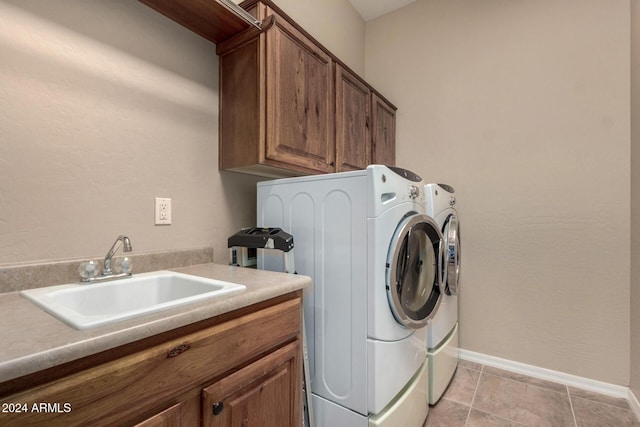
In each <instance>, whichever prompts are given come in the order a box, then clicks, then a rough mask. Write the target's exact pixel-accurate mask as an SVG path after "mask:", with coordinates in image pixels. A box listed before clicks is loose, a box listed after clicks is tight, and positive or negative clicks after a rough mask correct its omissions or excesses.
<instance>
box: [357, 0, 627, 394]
mask: <svg viewBox="0 0 640 427" xmlns="http://www.w3.org/2000/svg"><path fill="white" fill-rule="evenodd" d="M629 17H630V11H629V2H622V1H621V2H611V1H605V0H563V1H556V0H520V1H508V0H483V1H477V0H418V1H417V2H416V3H413V4H411V5H408V6H407V7H405V8H403V9H400V10H398V11H396V12H393V13H391V14H388V15H385V16H383V17H381V18H379V19H377V20H375V21H370V22H368V23H367V26H366V32H367V35H366V55H365V58H366V61H365V64H366V67H365V69H366V77H367V79H368V80H369V81H370V82H371V83H372V84H373V85H374V86H375V87H378V88H379V89H380V90H381V91H382V92H383V93H385V94H386V95H387V96H388V97H389V98H390V99H391V101H393V102H395V103H396V104H397V105H398V106H399V110H398V141H399V144H398V153H397V158H398V163H399V164H400V165H402V166H405V167H407V168H409V169H413V170H415V171H416V172H418V173H419V174H421V175H422V176H423V177H424V178H425V179H426V180H428V181H432V182H434V181H435V182H444V183H448V184H451V185H453V186H454V187H455V188H456V189H457V190H458V203H459V214H460V220H461V227H462V230H461V234H462V248H463V255H462V262H463V265H462V273H461V288H462V289H461V296H460V324H461V327H460V340H461V347H462V348H464V349H467V350H471V351H476V352H480V353H484V354H488V355H492V356H498V357H502V358H506V359H510V360H515V361H518V362H522V363H527V364H531V365H535V366H540V367H544V368H548V369H553V370H557V371H561V372H566V373H571V374H574V375H579V376H583V377H587V378H592V379H596V380H601V381H605V382H609V383H614V384H619V385H627V384H628V383H629V352H630V350H629V347H630V343H629V341H630V340H629V335H630V332H629V330H630V329H629V328H630V327H629V316H630V310H629V293H630V289H629V280H630V279H629V276H630V262H629V260H630V249H629V247H630V238H629V232H630V217H629V215H630V200H629V191H630V190H629V188H630V160H629V150H630V136H629V133H630V132H629V128H630V122H629V114H630V107H629V103H630V98H629V97H630V95H629V94H630V87H629V86H630V84H629V81H630V76H629V67H630V63H629V56H630V55H629V51H630V47H629V40H630V28H629V27H630V25H629Z"/></svg>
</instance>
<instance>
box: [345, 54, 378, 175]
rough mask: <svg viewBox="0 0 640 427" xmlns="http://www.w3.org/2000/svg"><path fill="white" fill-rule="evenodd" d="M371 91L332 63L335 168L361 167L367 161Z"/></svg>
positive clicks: (369, 142) (350, 168)
mask: <svg viewBox="0 0 640 427" xmlns="http://www.w3.org/2000/svg"><path fill="white" fill-rule="evenodd" d="M370 111H371V90H370V89H369V87H368V86H367V85H366V84H365V83H364V82H363V81H361V80H360V79H359V78H357V77H356V76H354V75H353V74H351V73H350V72H349V71H347V70H345V69H344V68H342V67H341V66H340V65H336V165H337V166H336V171H338V172H339V171H348V170H358V169H365V168H366V167H367V165H368V164H369V161H370V153H371V133H370V129H369V125H370Z"/></svg>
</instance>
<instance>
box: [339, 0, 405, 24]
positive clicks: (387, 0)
mask: <svg viewBox="0 0 640 427" xmlns="http://www.w3.org/2000/svg"><path fill="white" fill-rule="evenodd" d="M414 1H416V0H349V2H350V3H351V4H352V5H353V7H355V9H356V10H357V11H358V13H359V14H360V16H362V19H364V20H365V21H370V20H372V19H375V18H377V17H378V16H382V15H384V14H385V13H389V12H391V11H394V10H396V9H400V8H401V7H403V6H406V5H408V4H409V3H413V2H414Z"/></svg>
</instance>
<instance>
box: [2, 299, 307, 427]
mask: <svg viewBox="0 0 640 427" xmlns="http://www.w3.org/2000/svg"><path fill="white" fill-rule="evenodd" d="M269 304H271V305H269ZM239 311H240V313H239V314H238V315H237V316H236V317H234V316H233V314H228V315H224V316H226V317H224V316H223V319H222V320H221V321H220V322H216V320H215V319H210V320H209V321H205V322H204V324H203V327H202V329H195V330H194V328H198V327H199V326H194V325H191V326H190V327H188V328H187V329H188V333H185V334H181V333H176V332H175V331H170V332H167V333H166V336H167V339H166V340H163V336H164V335H165V334H162V335H160V336H155V337H150V338H149V339H148V340H150V341H149V342H150V343H152V344H153V345H151V346H150V347H148V348H147V347H146V346H145V345H144V343H143V342H138V343H132V344H130V345H128V346H129V350H127V349H123V350H122V351H123V352H124V353H127V354H126V355H124V356H121V357H117V355H118V353H119V351H118V349H115V350H112V351H110V352H108V354H107V355H104V354H101V355H96V356H95V357H96V360H97V361H99V363H96V364H95V365H94V366H90V367H87V366H86V364H87V362H86V360H84V361H83V360H80V361H78V362H76V363H77V366H78V370H77V371H76V372H75V373H71V374H69V375H66V376H63V377H61V378H57V379H55V380H53V381H51V380H50V377H51V375H52V374H51V371H49V372H45V373H42V375H37V374H35V375H31V376H30V377H29V378H28V379H26V380H25V381H24V388H23V389H20V390H18V391H16V392H13V393H10V394H5V395H0V401H2V402H13V403H16V404H17V403H21V404H24V405H27V406H26V408H28V409H29V410H28V411H22V412H14V413H0V425H2V426H25V425H48V426H49V425H51V426H55V425H63V426H65V427H66V426H75V425H91V426H114V425H138V426H143V427H150V426H154V427H156V426H196V425H199V424H200V423H203V424H204V425H207V426H209V425H211V426H227V425H232V424H231V423H233V425H234V426H235V427H237V426H241V425H246V426H298V425H300V420H301V415H300V407H301V390H302V363H301V357H302V352H301V345H302V344H301V338H300V337H301V329H300V327H301V297H300V292H295V293H294V294H290V295H289V296H287V297H281V298H280V299H278V300H277V301H274V302H272V303H261V304H257V305H256V308H255V311H251V310H250V309H249V308H245V309H242V310H239ZM158 342H159V343H158ZM132 346H133V347H132ZM131 348H135V350H136V351H131V350H130V349H131ZM121 354H122V353H121ZM73 363H74V362H72V366H65V367H64V369H65V371H66V372H74V369H73ZM53 369H54V370H55V368H53ZM14 383H15V384H18V386H21V385H22V382H21V381H17V382H15V381H14ZM5 386H6V384H5ZM18 386H16V387H18ZM4 389H7V387H5V388H4ZM218 402H219V403H220V406H219V408H220V411H218V410H216V412H219V413H218V415H215V414H214V412H213V405H214V404H215V403H218ZM41 403H45V404H46V403H48V404H50V408H49V409H50V410H49V411H40V412H38V411H33V410H31V408H32V407H33V405H40V404H41ZM56 405H57V406H56ZM245 420H246V421H245ZM243 423H244V424H243Z"/></svg>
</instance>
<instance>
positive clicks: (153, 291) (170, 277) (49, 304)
mask: <svg viewBox="0 0 640 427" xmlns="http://www.w3.org/2000/svg"><path fill="white" fill-rule="evenodd" d="M244 289H245V286H244V285H240V284H237V283H230V282H223V281H221V280H215V279H207V278H204V277H199V276H191V275H189V274H182V273H176V272H173V271H156V272H153V273H142V274H135V275H133V276H131V277H129V278H124V279H118V280H113V281H109V282H102V283H91V284H78V283H76V284H67V285H58V286H50V287H46V288H38V289H29V290H25V291H21V292H20V294H21V295H22V296H24V297H25V298H27V299H29V300H30V301H32V302H33V303H34V304H36V305H37V306H38V307H40V308H42V309H43V310H45V311H47V312H48V313H50V314H52V315H53V316H55V317H57V318H58V319H60V320H62V321H64V322H66V323H67V324H69V325H71V326H73V327H74V328H76V329H88V328H93V327H96V326H102V325H107V324H111V323H114V322H117V321H120V320H124V319H130V318H133V317H137V316H140V315H143V314H149V313H155V312H157V311H160V310H165V309H168V308H173V307H177V306H181V305H184V304H189V303H193V302H197V301H202V300H205V299H209V298H216V297H221V296H223V295H229V294H231V293H235V292H240V291H242V290H244Z"/></svg>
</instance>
